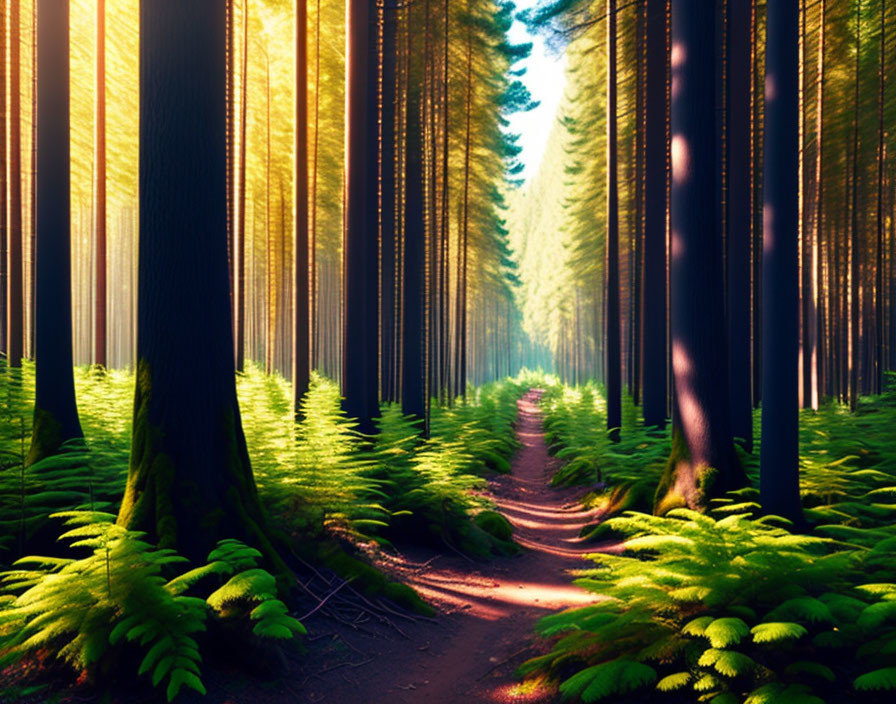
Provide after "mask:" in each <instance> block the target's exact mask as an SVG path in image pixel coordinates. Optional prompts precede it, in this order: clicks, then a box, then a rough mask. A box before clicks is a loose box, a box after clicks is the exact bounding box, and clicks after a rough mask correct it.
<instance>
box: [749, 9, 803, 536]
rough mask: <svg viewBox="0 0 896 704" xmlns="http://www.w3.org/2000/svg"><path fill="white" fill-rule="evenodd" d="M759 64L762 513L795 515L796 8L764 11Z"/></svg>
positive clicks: (797, 512) (797, 509)
mask: <svg viewBox="0 0 896 704" xmlns="http://www.w3.org/2000/svg"><path fill="white" fill-rule="evenodd" d="M767 27H768V29H767V32H768V35H767V37H768V38H767V43H766V61H765V148H764V149H763V154H764V155H765V157H764V158H765V169H764V174H763V183H764V192H765V207H764V212H765V217H764V231H763V237H762V244H763V247H762V251H763V255H762V298H763V301H765V305H764V306H763V334H762V340H763V350H762V358H763V360H764V363H763V366H762V445H761V449H760V476H759V491H760V501H761V503H762V506H763V510H765V511H766V512H768V513H772V514H775V515H779V516H784V517H785V518H788V519H790V520H792V521H799V520H801V517H802V509H801V507H800V494H799V426H798V424H799V400H798V392H799V375H798V373H797V361H798V360H797V355H798V352H799V254H798V252H799V250H798V243H799V235H798V233H799V210H798V201H799V179H798V161H799V146H800V145H799V141H800V140H799V4H798V2H797V0H776V2H774V3H770V4H769V6H768V11H767Z"/></svg>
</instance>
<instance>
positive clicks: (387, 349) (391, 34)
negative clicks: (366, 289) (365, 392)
mask: <svg viewBox="0 0 896 704" xmlns="http://www.w3.org/2000/svg"><path fill="white" fill-rule="evenodd" d="M397 11H398V10H397V8H396V7H395V4H394V3H392V2H387V3H385V5H384V6H383V8H382V9H381V12H382V43H383V48H382V61H383V70H382V77H381V90H380V94H381V117H382V119H381V125H380V161H379V164H380V183H381V189H380V208H379V213H380V221H379V226H380V243H381V251H380V262H381V267H380V291H381V294H380V295H381V297H380V323H381V328H380V341H381V344H380V357H381V360H382V363H381V366H380V378H381V380H382V382H381V387H382V388H381V390H380V393H381V394H382V397H383V400H384V401H390V402H392V401H397V400H398V397H397V379H396V347H397V335H396V317H397V316H396V302H397V298H398V296H397V292H398V288H397V287H398V280H399V273H400V272H399V270H398V262H399V260H398V257H397V256H396V254H397V253H396V221H397V217H396V215H397V209H396V208H397V199H396V172H395V167H396V161H395V154H396V131H395V106H396V91H397V59H398V54H397V31H398V21H397V17H396V13H397Z"/></svg>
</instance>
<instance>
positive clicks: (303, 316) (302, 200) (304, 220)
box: [292, 0, 311, 418]
mask: <svg viewBox="0 0 896 704" xmlns="http://www.w3.org/2000/svg"><path fill="white" fill-rule="evenodd" d="M295 114H296V123H295V130H296V137H295V139H296V144H295V150H296V152H295V160H296V163H295V201H296V205H295V207H296V214H295V263H294V265H295V286H294V291H293V334H292V342H293V344H292V397H293V412H294V413H295V415H296V418H300V417H301V415H302V413H301V403H302V398H303V397H304V396H305V393H306V392H307V391H308V383H309V380H310V377H311V309H310V300H309V299H310V296H311V292H310V289H309V284H310V282H309V270H308V6H307V0H296V106H295Z"/></svg>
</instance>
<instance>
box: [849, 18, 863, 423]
mask: <svg viewBox="0 0 896 704" xmlns="http://www.w3.org/2000/svg"><path fill="white" fill-rule="evenodd" d="M861 55H862V0H857V2H856V64H855V94H854V96H853V122H852V163H851V170H852V190H851V191H850V200H851V202H850V207H849V211H850V225H849V259H848V261H849V341H848V345H847V347H848V350H849V352H848V355H849V356H848V360H847V364H848V368H849V407H850V409H851V410H853V411H854V410H856V403H857V401H858V393H859V388H858V387H859V364H860V361H859V360H860V359H861V350H860V349H859V292H860V285H859V276H860V272H861V269H860V264H861V249H860V246H859V238H860V235H859V109H860V105H859V84H860V83H861V78H860V73H859V71H860V66H861Z"/></svg>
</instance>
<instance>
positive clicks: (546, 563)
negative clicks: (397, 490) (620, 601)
mask: <svg viewBox="0 0 896 704" xmlns="http://www.w3.org/2000/svg"><path fill="white" fill-rule="evenodd" d="M540 395H541V391H540V390H538V389H532V390H530V391H528V392H527V393H526V394H525V395H524V396H523V397H522V398H521V399H520V401H519V402H518V408H519V415H518V420H517V435H518V436H519V439H520V441H521V443H522V448H521V449H520V451H519V452H518V453H517V455H516V457H515V458H514V460H513V462H512V467H511V473H510V474H509V475H506V476H499V477H498V478H496V479H494V480H493V481H492V482H490V487H489V492H490V494H491V496H492V498H493V499H494V501H495V503H496V504H497V507H498V510H500V511H501V512H502V513H504V515H506V516H507V517H508V519H509V520H510V521H511V522H512V523H513V525H514V528H515V538H516V540H517V542H519V543H520V544H521V545H522V546H524V548H525V550H524V551H523V553H522V554H521V555H519V556H516V557H509V558H498V559H495V560H492V561H491V562H488V563H485V564H481V563H471V562H469V561H468V560H466V559H464V558H461V557H459V556H445V555H439V556H436V557H433V554H432V553H431V552H425V551H422V550H421V551H420V552H418V553H414V552H406V553H405V554H404V555H403V557H402V558H401V559H394V560H392V561H390V562H389V563H387V564H388V568H389V569H391V571H393V572H394V573H395V574H396V577H398V578H400V579H402V580H404V581H406V582H407V583H409V584H411V585H412V586H413V587H414V588H416V589H417V590H418V591H419V592H420V593H421V594H422V595H423V596H424V598H426V599H427V600H428V601H430V602H431V603H433V604H434V605H435V606H436V608H437V609H438V610H439V611H440V612H441V613H440V617H439V618H438V619H437V620H436V622H435V623H427V622H417V623H405V622H402V621H401V620H400V619H399V620H398V622H397V624H396V625H397V626H398V628H394V627H393V628H386V627H380V628H375V627H374V626H370V627H369V632H367V633H357V634H355V633H352V632H348V633H346V632H344V630H343V631H340V632H339V637H338V638H336V637H335V636H334V637H333V642H332V645H333V648H338V647H341V648H343V649H345V650H346V652H345V656H346V657H345V659H344V661H343V662H341V663H340V664H339V665H338V666H337V667H335V668H333V667H332V666H331V665H328V664H327V662H328V660H327V659H326V658H323V659H320V660H316V659H315V657H314V655H315V652H314V651H315V650H316V649H318V647H319V643H318V645H317V646H316V645H315V644H312V645H311V649H312V652H311V653H309V656H311V657H309V658H304V659H303V660H304V661H305V662H306V666H305V667H304V668H303V673H302V674H303V675H304V679H303V678H302V677H299V678H298V680H299V681H295V680H293V682H292V683H291V684H292V687H291V693H292V695H293V696H292V698H291V701H308V702H333V703H334V704H381V703H382V704H386V703H388V704H418V703H421V704H422V703H425V704H456V703H459V702H464V703H467V702H510V701H512V702H518V703H519V702H529V703H532V702H550V701H554V696H553V695H552V694H551V693H550V692H546V691H534V692H528V693H525V694H524V693H522V692H519V691H517V690H515V689H514V686H515V685H516V684H517V683H516V680H515V679H514V677H513V673H514V671H515V670H516V668H517V667H518V666H519V664H520V663H521V662H523V661H524V660H526V659H527V658H529V657H531V656H532V655H534V654H536V653H537V652H538V650H537V644H536V643H535V642H534V638H533V636H532V630H533V625H534V623H535V622H536V621H537V620H538V619H539V618H540V617H541V616H543V615H545V614H547V613H551V612H553V611H556V610H558V609H561V608H564V607H567V606H573V605H579V604H585V603H589V602H591V601H593V599H594V597H593V595H591V594H590V593H588V592H586V591H584V590H582V589H579V588H578V587H576V586H574V585H572V583H571V577H570V574H569V570H573V569H577V568H582V567H587V565H588V563H587V562H584V561H583V560H582V556H583V555H584V554H586V553H589V552H595V547H594V546H593V544H592V545H589V546H586V545H585V544H583V543H582V542H581V541H580V540H579V539H578V534H579V531H580V529H581V528H582V526H583V525H585V524H586V523H589V522H591V521H592V520H593V518H594V516H593V514H592V513H589V512H585V511H583V510H582V508H581V506H580V505H579V504H578V503H577V502H576V494H577V493H578V492H577V491H576V490H559V489H553V488H551V487H549V486H548V481H549V479H550V476H551V474H552V473H553V472H554V470H555V469H556V467H557V462H558V460H556V459H555V458H552V457H551V456H550V455H548V452H547V447H546V446H545V442H544V435H543V432H542V426H541V413H540V411H539V409H538V406H537V402H538V399H539V397H540ZM317 627H319V628H322V629H324V630H326V625H325V624H324V623H321V624H319V626H317ZM399 630H400V631H401V633H399V632H398V631H399ZM312 632H314V631H312ZM329 655H330V657H331V660H332V656H333V652H330V653H329ZM315 663H316V664H315ZM315 668H317V670H315ZM300 683H301V684H300Z"/></svg>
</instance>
